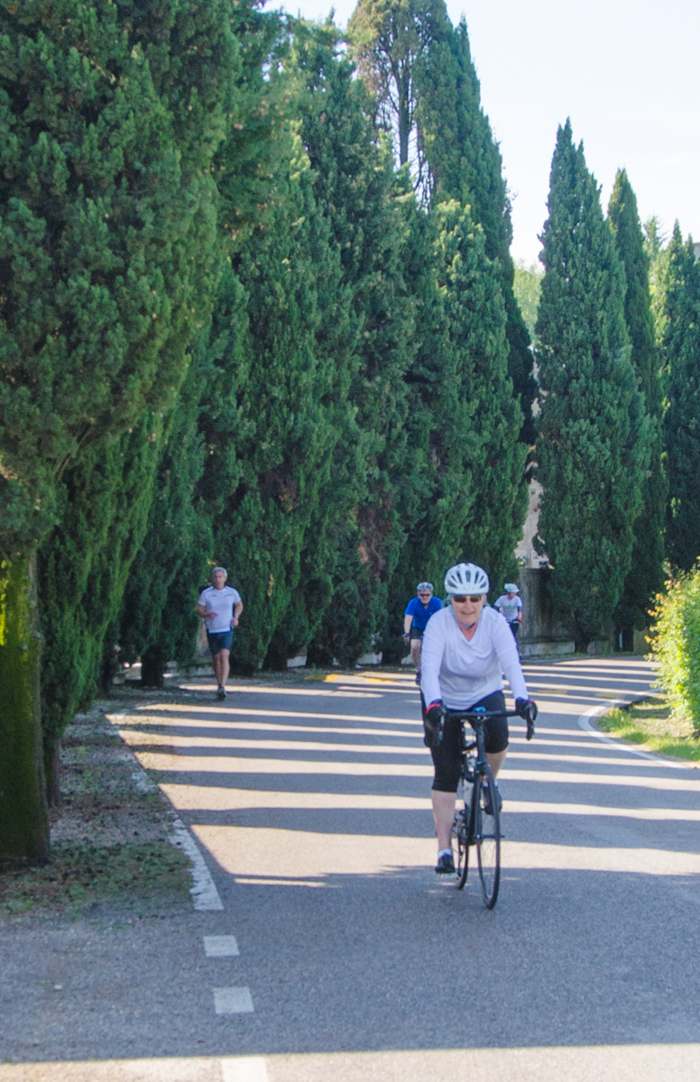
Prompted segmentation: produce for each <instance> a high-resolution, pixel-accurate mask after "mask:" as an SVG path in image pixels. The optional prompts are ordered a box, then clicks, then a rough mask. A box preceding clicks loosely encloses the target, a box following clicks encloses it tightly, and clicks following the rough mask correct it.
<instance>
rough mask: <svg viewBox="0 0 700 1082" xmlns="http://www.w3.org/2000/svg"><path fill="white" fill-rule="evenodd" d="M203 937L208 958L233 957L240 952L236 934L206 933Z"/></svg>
mask: <svg viewBox="0 0 700 1082" xmlns="http://www.w3.org/2000/svg"><path fill="white" fill-rule="evenodd" d="M203 938H204V953H205V954H206V956H207V958H232V957H233V956H234V955H236V954H239V953H240V951H239V950H238V943H237V942H236V937H235V935H205V936H204V937H203Z"/></svg>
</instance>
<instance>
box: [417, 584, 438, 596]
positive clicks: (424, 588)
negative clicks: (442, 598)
mask: <svg viewBox="0 0 700 1082" xmlns="http://www.w3.org/2000/svg"><path fill="white" fill-rule="evenodd" d="M416 593H417V594H424V593H425V594H427V593H430V594H434V593H435V590H434V589H433V584H432V582H419V583H418V585H417V586H416Z"/></svg>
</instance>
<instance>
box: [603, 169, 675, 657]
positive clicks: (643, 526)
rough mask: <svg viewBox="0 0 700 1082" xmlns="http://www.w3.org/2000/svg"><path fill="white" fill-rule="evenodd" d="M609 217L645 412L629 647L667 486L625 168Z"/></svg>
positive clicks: (658, 563) (658, 551)
mask: <svg viewBox="0 0 700 1082" xmlns="http://www.w3.org/2000/svg"><path fill="white" fill-rule="evenodd" d="M608 219H609V221H610V226H611V228H612V233H613V238H614V240H615V247H616V249H617V254H618V257H619V259H620V261H621V263H622V265H623V267H624V269H625V282H626V286H627V288H626V291H625V323H626V325H627V332H628V334H629V339H630V345H631V347H632V364H633V365H634V368H635V371H636V373H637V381H638V385H639V389H640V390H641V391H642V392H643V394H644V402H645V406H646V412H647V414H648V415H649V421H650V423H649V443H650V458H649V468H648V470H647V473H646V476H645V478H644V485H643V492H642V510H641V513H640V515H639V518H638V519H637V521H636V523H635V527H634V547H633V549H632V561H631V565H630V570H629V572H628V575H627V578H626V579H625V585H624V588H623V591H622V596H621V597H620V601H619V604H618V607H617V610H616V612H615V623H616V626H617V627H618V629H619V630H620V631H621V632H622V635H623V642H625V644H626V645H627V647H628V648H630V649H631V646H632V642H631V639H632V629H633V628H634V627H636V628H638V629H641V628H643V627H644V626H645V625H646V623H647V622H648V615H647V612H648V608H649V605H650V603H651V601H652V598H653V597H654V595H655V594H656V593H658V591H659V590H660V589H661V588H662V586H663V581H664V571H663V562H664V518H665V507H666V496H667V491H668V486H667V482H666V475H665V471H664V467H663V442H662V432H661V420H662V409H661V406H662V402H661V383H660V379H659V356H658V350H657V349H656V343H655V341H654V323H653V319H652V314H651V298H650V294H649V260H648V257H647V254H646V252H645V250H644V236H643V233H642V227H641V224H640V221H639V214H638V212H637V200H636V198H635V195H634V191H633V190H632V186H631V184H630V182H629V180H628V178H627V173H626V172H625V170H620V171H619V172H618V174H617V176H616V178H615V186H614V188H613V192H612V195H611V197H610V205H609V207H608Z"/></svg>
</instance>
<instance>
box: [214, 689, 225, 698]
mask: <svg viewBox="0 0 700 1082" xmlns="http://www.w3.org/2000/svg"><path fill="white" fill-rule="evenodd" d="M216 697H217V699H225V698H226V688H222V687H220V688H219V690H218V691H217V693H216Z"/></svg>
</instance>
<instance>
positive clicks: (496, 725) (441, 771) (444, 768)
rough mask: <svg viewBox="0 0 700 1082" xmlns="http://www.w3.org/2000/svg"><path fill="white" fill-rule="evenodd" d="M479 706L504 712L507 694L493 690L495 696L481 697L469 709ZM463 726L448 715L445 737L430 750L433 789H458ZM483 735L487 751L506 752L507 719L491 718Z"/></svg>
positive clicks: (444, 791) (454, 790) (448, 790)
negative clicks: (432, 765) (433, 771)
mask: <svg viewBox="0 0 700 1082" xmlns="http://www.w3.org/2000/svg"><path fill="white" fill-rule="evenodd" d="M477 706H483V708H484V710H503V711H505V708H506V700H505V696H504V694H503V692H502V691H494V692H493V694H492V695H487V696H486V698H484V699H480V700H479V702H478V703H474V705H473V706H470V707H469V709H470V710H475V709H476V708H477ZM448 709H449V707H448ZM461 728H462V723H461V722H460V721H457V720H456V719H455V718H446V719H445V727H444V729H443V732H442V740H441V741H440V743H439V745H438V746H437V748H431V749H430V754H431V755H432V757H433V764H434V766H435V780H434V781H433V789H437V790H438V792H440V793H456V792H457V784H458V782H459V772H460V768H461V758H462V742H461V737H460V731H461ZM484 736H485V738H486V739H485V741H484V745H485V749H486V751H490V752H499V751H505V750H506V748H507V747H508V718H489V720H488V721H487V722H486V725H485V726H484Z"/></svg>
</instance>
